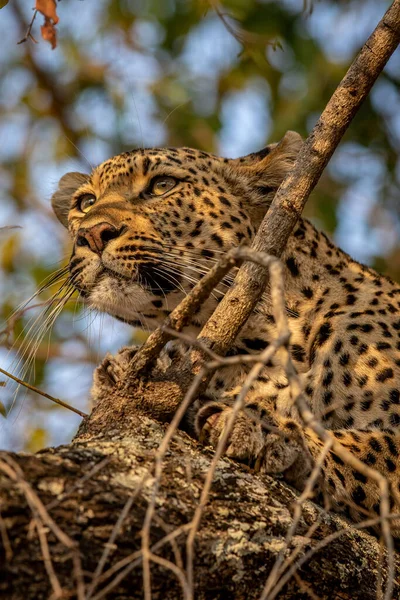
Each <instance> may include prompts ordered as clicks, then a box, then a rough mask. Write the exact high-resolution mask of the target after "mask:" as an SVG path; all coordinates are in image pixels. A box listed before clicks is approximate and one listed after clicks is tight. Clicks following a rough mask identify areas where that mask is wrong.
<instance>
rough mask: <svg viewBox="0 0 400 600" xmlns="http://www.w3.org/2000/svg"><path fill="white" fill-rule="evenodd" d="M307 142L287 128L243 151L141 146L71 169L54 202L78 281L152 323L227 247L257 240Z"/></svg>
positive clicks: (132, 317) (208, 308)
mask: <svg viewBox="0 0 400 600" xmlns="http://www.w3.org/2000/svg"><path fill="white" fill-rule="evenodd" d="M300 145H301V138H300V136H299V135H298V134H296V133H294V132H288V133H287V134H286V135H285V137H284V138H283V139H282V140H281V141H280V142H279V143H278V144H271V145H269V146H267V147H266V148H264V149H263V150H261V151H260V152H256V153H253V154H249V155H248V156H245V157H242V158H238V159H227V158H220V157H218V156H215V155H212V154H209V153H206V152H201V151H199V150H193V149H191V148H154V149H138V150H133V151H132V152H125V153H124V154H120V155H118V156H115V157H113V158H111V159H110V160H107V161H106V162H104V163H103V164H101V165H100V166H98V167H97V168H95V169H94V170H93V172H92V173H91V174H90V175H85V174H82V173H68V174H66V175H64V177H62V179H61V180H60V182H59V186H58V189H57V191H56V192H55V193H54V195H53V197H52V205H53V209H54V211H55V214H56V215H57V217H58V219H59V220H60V221H61V223H62V224H63V225H64V226H65V227H67V228H68V230H69V233H70V235H71V238H72V240H73V250H72V255H71V259H70V274H71V280H72V283H73V285H74V286H75V288H76V289H77V290H78V291H79V292H80V294H81V295H82V296H83V297H84V298H85V299H86V302H87V303H88V304H89V305H90V306H92V307H94V308H96V309H98V310H101V311H104V312H107V313H110V314H111V315H114V316H115V317H117V318H119V319H122V320H124V321H126V322H129V323H131V324H133V325H135V326H145V327H146V328H149V329H153V328H154V327H155V326H157V325H158V324H159V322H160V321H162V320H163V319H164V317H165V315H167V314H169V313H170V312H171V310H173V308H175V306H176V305H177V304H178V303H179V302H180V301H181V299H182V298H183V297H184V295H185V294H186V293H187V292H188V290H190V289H191V288H192V287H193V285H194V284H195V283H196V282H197V281H198V280H199V279H200V277H201V276H202V275H203V274H204V273H205V272H206V271H207V270H208V269H209V268H210V267H211V266H212V265H213V264H214V263H215V262H216V261H217V260H218V258H219V257H220V256H221V254H223V253H225V252H226V251H227V250H229V249H230V248H232V247H233V246H237V245H239V244H241V243H250V242H251V239H252V237H253V236H254V234H255V232H256V230H257V227H258V225H259V224H260V222H261V220H262V218H263V216H264V214H265V212H266V211H267V210H268V207H269V205H270V203H271V200H272V198H273V196H274V194H275V192H276V189H277V188H278V187H279V185H280V183H281V182H282V180H283V179H284V177H285V175H286V173H287V172H288V170H289V169H290V168H291V165H292V163H293V161H294V159H295V157H296V155H297V152H298V150H299V147H300ZM229 282H230V280H229V279H228V280H226V281H225V282H223V283H221V284H220V286H219V287H218V288H217V289H216V290H215V294H214V295H213V296H212V297H211V298H210V299H209V301H208V302H207V303H205V305H204V307H203V309H202V311H201V313H199V314H198V315H196V317H195V319H194V322H193V323H194V327H199V326H200V325H202V324H203V323H204V321H205V319H207V318H208V316H209V315H210V314H211V312H212V311H213V309H214V308H215V304H216V302H217V301H218V298H219V297H221V295H222V294H223V293H224V291H226V285H229Z"/></svg>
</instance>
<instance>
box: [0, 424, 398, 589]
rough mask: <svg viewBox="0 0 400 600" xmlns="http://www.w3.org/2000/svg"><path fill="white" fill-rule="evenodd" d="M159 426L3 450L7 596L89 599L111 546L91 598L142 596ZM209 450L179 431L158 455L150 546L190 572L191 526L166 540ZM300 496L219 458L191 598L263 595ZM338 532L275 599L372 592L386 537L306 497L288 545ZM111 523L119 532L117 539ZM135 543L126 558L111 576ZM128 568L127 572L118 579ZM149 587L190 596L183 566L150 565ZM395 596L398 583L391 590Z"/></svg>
mask: <svg viewBox="0 0 400 600" xmlns="http://www.w3.org/2000/svg"><path fill="white" fill-rule="evenodd" d="M164 433H165V426H164V425H163V424H160V423H158V422H155V421H153V420H151V419H150V418H148V417H147V416H144V415H141V414H139V413H136V414H135V413H134V412H132V413H131V414H130V415H126V417H125V418H124V420H123V421H119V422H118V421H116V422H115V427H114V430H112V431H111V429H110V427H108V428H107V431H103V433H99V432H98V427H94V428H93V430H92V429H91V420H90V419H89V420H88V422H87V423H85V425H84V427H82V428H81V431H80V434H79V435H78V436H77V438H76V439H75V440H74V441H73V442H72V443H71V444H69V445H67V446H60V447H59V448H49V449H46V450H43V451H41V452H39V453H37V454H36V455H29V454H19V455H16V454H12V453H1V454H0V467H1V466H2V467H1V470H0V499H1V503H0V511H1V513H0V514H1V519H0V530H1V539H2V549H1V554H0V597H1V598H7V599H10V600H19V599H24V600H29V599H32V600H33V599H34V600H40V599H41V598H46V599H48V598H50V597H51V598H56V597H57V593H58V595H60V591H59V590H60V589H61V588H62V592H63V594H64V596H63V597H78V598H79V597H80V598H88V597H89V594H88V589H89V588H90V583H91V582H92V580H93V573H94V572H95V571H96V567H98V563H99V561H100V559H101V556H102V554H103V552H104V550H105V549H106V548H107V552H109V555H108V557H107V560H106V562H105V565H104V567H103V568H102V569H101V570H100V572H99V569H98V573H97V575H98V577H97V584H96V586H95V589H94V590H92V595H91V596H90V597H91V598H96V599H98V600H99V599H100V598H104V597H107V598H118V599H125V598H126V599H128V598H129V599H131V598H143V596H144V592H143V575H142V562H141V555H140V548H141V528H142V525H143V521H144V518H145V513H146V509H147V506H148V502H149V499H150V497H151V492H152V487H153V485H154V476H153V471H154V468H153V466H154V455H155V451H156V449H157V448H158V446H159V444H160V443H161V440H162V439H163V436H164ZM211 458H212V451H211V450H210V449H203V448H201V447H200V446H199V444H198V443H197V442H195V441H194V440H192V439H191V438H190V437H189V436H188V435H186V434H185V433H183V432H177V433H176V434H175V436H174V438H173V440H172V442H171V444H170V447H169V453H167V455H166V457H165V459H164V461H163V473H162V477H161V481H160V489H159V491H158V493H157V502H156V515H155V517H154V519H153V523H152V526H151V541H150V544H151V546H152V548H153V552H154V554H157V555H158V556H161V557H164V559H168V560H170V561H171V562H172V563H174V564H175V565H176V564H178V565H180V564H181V566H182V567H183V568H182V573H183V574H184V571H185V560H186V558H185V555H186V549H185V545H186V538H187V534H188V531H187V528H186V530H185V529H183V531H181V532H180V533H179V531H178V532H176V537H175V538H174V539H173V540H172V542H171V541H164V542H162V539H163V538H164V537H165V536H166V535H167V534H168V533H170V532H174V531H175V530H176V529H177V528H180V527H182V526H185V525H187V524H188V523H190V521H191V519H192V518H193V513H194V511H195V508H196V506H197V504H198V500H199V496H200V492H201V489H202V487H203V484H204V479H205V476H206V474H207V472H208V469H209V466H210V461H211ZM146 473H148V474H149V477H148V478H147V479H146V478H145V475H146ZM36 494H37V496H36ZM132 496H133V500H132ZM39 498H40V500H41V502H42V503H43V505H44V507H46V508H45V509H44V512H43V510H42V509H41V508H40V506H41V505H40V500H39ZM129 498H131V501H130V502H132V506H131V508H130V510H129V512H128V514H127V515H126V516H125V519H124V520H123V523H122V527H121V528H120V530H119V531H118V527H117V530H116V523H117V520H118V519H119V517H120V515H121V513H122V511H123V509H124V506H125V505H126V502H127V501H129ZM295 499H296V493H295V492H294V490H292V489H291V488H290V487H288V486H287V485H286V484H285V483H283V482H282V481H279V480H277V479H274V478H272V477H267V476H258V475H256V474H254V473H252V472H251V471H250V470H249V469H248V468H246V467H244V466H240V465H238V464H236V463H234V462H232V461H230V460H228V459H223V460H221V461H220V463H219V465H218V468H217V471H216V473H215V477H214V482H213V486H212V490H211V493H210V497H209V500H208V504H207V506H206V508H205V512H204V514H203V518H202V521H201V525H200V529H199V531H198V533H197V535H196V538H195V545H194V557H195V558H194V598H196V600H203V599H210V600H211V599H212V600H216V599H218V598H221V599H222V598H223V599H224V600H226V599H228V598H237V599H246V600H250V599H253V598H259V597H260V595H261V593H262V590H263V587H264V585H265V581H266V579H267V577H268V574H269V573H270V571H271V568H272V566H273V564H274V561H275V559H276V558H277V555H278V553H279V551H280V550H281V549H282V548H284V547H285V546H284V544H285V535H286V533H287V530H288V528H289V527H290V525H291V523H292V521H293V519H292V512H293V510H292V509H293V503H294V501H295ZM44 507H43V508H44ZM126 508H127V507H126ZM46 515H47V516H46ZM121 519H122V517H121ZM121 519H120V520H121ZM317 520H319V521H320V525H319V526H318V527H317V529H316V531H315V532H314V534H313V536H312V538H310V537H309V536H308V535H307V531H308V529H309V527H310V525H312V524H313V523H315V522H316V521H317ZM57 527H58V528H59V529H58V528H57ZM340 529H344V530H345V531H346V533H344V534H342V535H341V536H340V537H338V538H337V539H336V540H334V541H332V542H331V543H330V544H327V545H326V546H325V547H323V548H321V549H320V550H319V551H317V552H316V553H315V554H314V555H313V556H312V557H311V558H310V560H309V561H307V562H306V563H305V564H304V565H303V566H302V567H301V568H300V569H299V570H298V572H297V574H296V575H295V577H292V578H291V579H290V580H289V582H288V584H287V585H286V586H285V587H283V589H282V590H281V591H280V592H279V594H278V597H279V598H280V599H289V598H296V599H297V598H298V599H302V598H304V599H306V598H310V597H315V596H312V595H311V596H310V593H312V592H313V593H314V594H317V596H318V597H319V598H327V599H328V598H329V599H330V600H332V599H334V598H338V599H339V598H340V599H341V600H344V599H349V600H350V599H352V600H354V599H356V598H363V599H369V598H371V600H372V598H376V589H377V586H378V585H379V575H378V574H379V572H380V571H381V575H382V578H383V581H385V573H386V572H385V568H384V567H383V568H382V569H381V567H380V547H379V542H378V540H377V539H376V538H374V537H373V536H371V535H369V534H367V533H365V532H364V531H357V530H356V529H355V528H354V527H352V526H350V525H349V524H348V523H347V522H346V521H345V520H344V519H341V518H339V517H338V516H335V515H327V514H326V513H324V511H323V510H322V509H321V508H320V507H318V506H317V505H315V504H313V503H312V502H310V501H307V502H305V503H304V505H303V511H302V517H301V519H300V522H299V525H298V528H297V530H296V532H295V535H294V536H293V539H292V542H291V544H290V546H289V550H290V551H293V549H294V548H296V549H297V550H296V551H297V552H299V554H298V558H301V557H302V556H303V555H304V554H305V553H306V552H308V551H310V549H312V548H315V547H316V546H317V544H318V543H319V542H320V541H321V540H324V539H325V538H326V537H327V536H328V535H330V534H332V533H334V532H336V531H339V530H340ZM39 531H41V536H40V535H39ZM113 531H114V534H115V533H117V535H116V537H115V539H111V540H110V536H111V534H112V532H113ZM54 532H55V533H54ZM61 534H66V535H65V538H66V539H64V538H63V536H62V535H61ZM157 542H159V544H158V546H157V545H156V547H155V548H154V544H157ZM74 543H76V547H74ZM47 544H48V546H47ZM46 548H48V552H46ZM289 550H286V554H285V556H287V555H288V554H289ZM135 551H138V552H137V554H136V555H134V557H133V558H132V559H131V561H130V562H129V561H126V562H127V564H128V567H127V566H126V564H125V565H122V567H121V568H120V569H119V570H116V571H115V572H114V573H112V572H111V573H108V574H107V573H106V572H107V571H108V570H109V569H110V568H111V567H112V566H113V565H116V563H118V561H121V560H122V559H123V558H125V557H127V556H128V555H130V554H132V553H134V552H135ZM74 557H75V560H74ZM79 557H80V560H81V563H82V564H81V567H80V565H79ZM134 561H135V562H134ZM384 564H385V563H384ZM129 565H130V568H129ZM167 565H168V563H167ZM397 566H399V564H398V565H397ZM81 568H82V575H81V578H82V580H84V586H85V590H83V586H82V581H81V584H80V587H79V585H77V584H79V579H80V576H79V574H80V572H81V571H80V570H81ZM124 569H127V570H129V573H128V572H127V573H125V577H124V578H122V577H121V578H120V579H121V581H119V580H118V579H116V577H117V576H118V575H119V574H121V573H122V572H123V571H124ZM102 574H103V575H104V574H105V577H102ZM57 584H58V585H57ZM58 586H59V587H58ZM113 586H114V587H113ZM151 586H152V587H151V593H152V596H151V597H152V598H153V599H160V600H165V599H171V600H172V599H178V598H182V597H185V596H184V593H183V591H182V586H181V583H180V581H179V579H178V577H177V575H176V573H174V572H172V571H171V570H170V569H169V568H167V567H166V566H165V564H164V565H162V566H161V565H159V564H155V563H154V562H153V561H152V562H151ZM307 589H308V590H311V592H310V593H309V592H308V591H307ZM57 590H58V592H57ZM107 590H108V592H107ZM399 595H400V587H399V585H398V584H397V583H395V595H394V597H395V598H397V597H399ZM186 597H188V596H186ZM268 597H269V596H268Z"/></svg>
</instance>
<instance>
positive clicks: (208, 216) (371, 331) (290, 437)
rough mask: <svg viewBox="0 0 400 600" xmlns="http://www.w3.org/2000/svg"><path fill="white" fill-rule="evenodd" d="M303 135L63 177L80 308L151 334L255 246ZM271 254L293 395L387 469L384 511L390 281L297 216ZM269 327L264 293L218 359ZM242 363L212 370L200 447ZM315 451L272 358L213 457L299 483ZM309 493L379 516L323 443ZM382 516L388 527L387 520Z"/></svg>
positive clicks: (396, 376) (254, 343)
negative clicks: (206, 280)
mask: <svg viewBox="0 0 400 600" xmlns="http://www.w3.org/2000/svg"><path fill="white" fill-rule="evenodd" d="M302 143H303V142H302V138H301V136H300V135H299V134H297V133H296V132H291V131H289V132H287V133H286V134H285V135H284V137H283V138H282V139H281V140H280V141H279V142H278V143H272V144H269V145H267V146H266V147H265V148H263V149H261V150H260V151H257V152H253V153H251V154H248V155H246V156H242V157H239V158H225V157H220V156H217V155H214V154H211V153H209V152H205V151H202V150H196V149H192V148H187V147H182V148H172V147H167V148H138V149H134V150H132V151H129V152H124V153H122V154H119V155H117V156H114V157H113V158H111V159H109V160H106V161H105V162H103V163H102V164H101V165H100V166H97V167H96V168H94V169H93V171H92V172H91V173H90V174H84V173H79V172H71V173H67V174H65V175H64V176H63V177H62V178H61V180H60V182H59V184H58V188H57V190H56V191H55V192H54V194H53V196H52V207H53V210H54V212H55V215H56V216H57V218H58V219H59V221H60V222H61V223H62V225H63V226H64V227H66V228H67V229H68V231H69V235H70V237H71V240H72V246H73V248H72V253H71V257H70V261H69V271H70V278H71V282H72V284H73V286H74V288H75V289H76V290H77V291H78V293H79V294H80V296H81V298H82V299H83V301H84V302H85V304H86V305H87V306H89V307H92V308H94V309H96V310H98V311H102V312H105V313H108V314H110V315H112V316H114V317H115V318H117V319H119V320H121V321H123V322H125V323H128V324H129V325H131V326H132V327H135V328H136V327H139V328H142V329H144V330H147V331H154V330H155V329H156V328H157V327H158V326H160V325H161V324H162V323H163V321H164V320H165V318H166V317H167V316H168V315H170V313H171V311H173V310H174V308H176V307H177V306H178V304H179V303H180V302H181V300H182V299H183V298H184V297H185V295H186V294H187V293H188V292H189V291H190V290H192V289H193V287H194V285H196V284H197V282H198V281H199V280H200V279H201V277H202V276H203V275H204V274H205V273H207V272H208V270H209V269H210V268H211V267H212V266H213V265H215V264H216V263H217V262H218V261H219V259H220V258H221V257H223V256H225V254H226V253H227V252H228V251H229V250H230V249H231V248H233V247H236V246H239V245H246V246H250V245H251V243H252V240H253V239H254V237H255V235H256V232H257V229H258V227H259V226H260V224H261V221H262V220H263V218H264V216H265V214H266V213H267V211H268V210H269V207H270V206H271V203H272V200H273V198H274V196H275V194H276V191H277V189H278V188H279V186H280V184H281V183H282V181H283V180H284V179H285V177H286V175H287V174H288V173H289V171H290V170H291V168H292V166H293V164H294V161H295V160H296V157H297V155H298V152H299V149H300V147H301V145H302ZM281 262H282V265H283V272H284V280H285V303H286V306H285V310H286V315H287V319H288V323H289V327H290V331H291V339H290V355H291V358H292V361H293V364H294V366H295V368H296V369H297V373H298V376H299V381H300V384H301V387H302V390H303V395H304V398H305V401H306V403H307V405H308V407H309V409H310V410H311V412H312V414H313V415H314V417H315V419H316V420H318V422H319V423H321V424H323V426H324V427H325V429H326V430H329V431H330V433H331V435H332V436H333V437H334V439H335V440H336V441H337V442H339V443H340V444H342V446H343V447H344V448H345V449H347V450H348V451H349V452H350V453H351V454H352V455H354V456H355V457H356V458H357V459H358V460H359V461H361V462H362V463H363V464H364V465H366V466H367V467H370V468H372V469H376V471H378V472H379V473H381V474H382V475H384V476H385V477H386V478H387V480H388V482H389V484H390V488H391V491H392V492H391V498H390V503H391V510H392V511H393V510H396V509H398V508H399V504H398V503H397V500H396V498H397V495H398V493H399V491H400V477H399V471H400V462H399V460H398V457H399V453H400V315H399V310H400V286H399V285H398V284H396V283H395V282H394V281H393V280H391V279H390V278H389V277H386V276H384V275H380V274H378V273H377V272H376V271H375V270H373V269H372V268H370V267H368V266H365V265H363V264H360V263H359V262H357V261H356V260H354V259H352V258H351V257H350V256H349V255H348V254H347V253H346V252H344V251H343V250H341V249H340V248H339V247H337V246H336V245H335V244H334V243H333V242H332V241H331V240H330V239H329V237H328V236H327V235H326V234H325V233H324V232H322V231H319V230H318V229H316V228H315V226H314V225H313V224H312V223H311V222H310V221H309V220H307V219H305V218H299V220H298V222H297V224H296V226H295V227H294V229H293V231H292V233H291V235H290V237H289V239H288V242H287V245H286V248H285V250H284V252H283V254H282V256H281ZM233 277H234V273H231V274H230V275H229V276H227V277H226V278H225V279H224V280H223V281H222V282H220V283H219V284H218V285H217V286H216V287H215V288H214V291H213V293H212V294H211V295H210V297H209V298H208V299H207V300H206V301H205V302H204V303H203V305H202V306H201V308H200V309H199V310H198V311H197V312H196V314H195V315H194V316H193V317H192V319H191V321H190V323H189V324H188V326H187V327H186V328H185V330H184V333H186V334H187V335H188V336H192V337H194V336H197V335H198V333H199V332H200V330H201V328H202V327H203V326H204V324H205V323H206V321H207V320H208V319H209V317H210V316H211V315H212V313H213V311H214V310H215V308H216V306H217V305H218V303H219V302H220V301H221V299H222V298H223V297H224V295H225V293H226V291H227V290H228V289H229V288H230V287H231V285H232V283H233ZM276 337H277V326H276V323H275V319H274V315H273V310H272V302H271V294H270V291H269V289H267V290H266V291H265V293H264V295H263V296H262V298H261V300H260V301H259V302H258V304H257V306H256V308H255V309H254V311H253V312H252V314H251V316H250V317H249V319H248V321H247V322H246V324H245V325H244V326H243V327H242V329H241V331H240V333H239V334H238V336H237V338H236V340H235V343H234V347H233V348H232V349H231V350H230V351H229V353H228V354H229V355H231V356H242V355H254V354H259V353H260V352H261V351H263V350H265V349H266V348H267V347H268V346H269V345H270V343H271V342H272V340H274V339H276ZM182 344H183V342H182V341H175V342H172V347H171V348H168V347H167V348H166V349H165V353H166V354H167V355H168V357H169V358H170V360H173V356H174V353H176V352H177V348H181V351H182V352H183V351H187V348H186V350H182ZM134 352H135V350H134V349H130V348H129V347H128V348H124V349H122V350H121V352H120V353H119V354H117V355H116V356H114V357H112V356H107V357H106V359H105V360H104V361H103V363H102V364H101V365H100V366H99V367H98V368H97V370H96V371H95V375H94V384H93V388H92V399H93V402H96V401H98V399H99V397H100V396H101V393H104V390H103V391H102V389H101V388H102V386H104V385H105V383H104V382H105V377H104V372H105V370H107V372H110V370H111V372H112V371H113V369H114V373H115V372H118V373H119V375H121V372H124V369H125V370H126V369H127V368H128V366H129V360H131V358H132V356H133V355H134ZM249 369H250V366H249V364H248V363H245V362H242V363H241V362H240V361H238V364H235V365H227V366H223V367H222V368H220V369H218V370H217V371H216V372H215V374H214V376H213V378H212V380H211V382H210V384H209V386H208V389H207V392H206V394H205V396H204V398H203V399H202V400H201V402H199V403H198V405H197V406H196V410H195V412H194V414H192V416H191V417H190V423H191V424H192V428H193V432H194V435H196V436H197V437H198V439H199V440H201V442H202V443H205V444H208V445H211V446H214V447H215V446H216V445H217V444H218V441H219V440H220V439H221V436H222V435H223V432H224V431H225V428H226V427H227V423H228V419H229V416H230V415H231V413H232V410H233V402H234V399H235V397H236V395H237V392H238V390H239V389H240V388H241V386H242V385H243V383H244V381H245V379H246V377H247V376H248V373H249ZM121 370H122V371H121ZM109 380H110V381H112V377H111V378H109ZM114 380H115V378H114ZM110 385H112V383H110ZM322 448H323V442H322V441H321V439H320V437H319V436H318V435H317V434H316V433H315V432H314V430H313V429H312V428H310V427H307V426H304V425H303V424H302V422H301V419H300V417H299V414H298V411H297V408H296V405H295V403H294V401H293V398H292V395H291V387H290V385H289V382H288V379H287V376H286V373H285V369H284V368H283V365H282V363H281V362H279V360H277V359H276V358H275V359H274V360H273V361H270V362H269V363H267V364H266V366H265V367H264V368H263V370H262V371H261V373H260V375H259V377H258V379H257V381H256V382H255V383H254V384H253V386H252V387H251V389H250V390H249V392H248V394H247V396H246V399H245V407H244V409H243V410H242V411H241V413H240V414H239V415H238V418H237V419H236V421H235V423H234V426H233V429H232V430H231V433H230V436H229V439H228V442H227V445H226V448H225V454H226V455H227V456H228V457H230V458H231V459H234V460H237V461H240V462H244V463H246V464H247V465H249V466H250V468H253V469H255V470H256V471H258V472H260V473H261V474H268V475H272V476H275V477H280V478H282V479H283V480H284V481H286V482H287V483H288V484H289V485H291V486H293V487H294V488H296V489H297V490H303V489H304V486H305V485H306V482H307V480H308V478H309V476H310V473H311V472H312V469H313V467H314V465H315V464H316V461H318V459H319V457H320V455H321V451H322ZM315 498H316V500H317V501H318V502H321V503H322V502H324V503H325V505H326V503H327V499H328V501H329V508H330V509H333V510H335V511H339V512H343V513H345V514H346V515H347V516H349V517H350V518H351V519H352V520H353V521H360V520H361V519H363V518H365V515H371V514H372V515H375V516H376V515H379V514H380V506H381V502H380V501H381V493H380V489H379V487H378V485H377V482H376V480H374V478H373V477H368V476H367V475H366V474H365V471H364V472H360V471H359V470H358V469H356V468H354V465H353V464H350V463H349V462H348V461H346V462H345V461H344V460H343V459H342V458H341V457H340V456H339V455H338V454H337V452H335V451H334V450H333V449H331V450H330V451H329V452H328V453H327V454H326V457H325V459H324V461H323V463H322V464H321V469H320V475H319V477H318V478H317V482H316V485H315ZM391 527H392V531H393V535H395V536H396V537H400V527H399V526H396V521H395V520H393V521H392V524H391Z"/></svg>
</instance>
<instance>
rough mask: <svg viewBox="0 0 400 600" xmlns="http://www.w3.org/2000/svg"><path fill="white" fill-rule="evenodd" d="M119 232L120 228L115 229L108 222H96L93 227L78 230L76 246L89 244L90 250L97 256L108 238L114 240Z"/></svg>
mask: <svg viewBox="0 0 400 600" xmlns="http://www.w3.org/2000/svg"><path fill="white" fill-rule="evenodd" d="M120 234H121V229H117V228H116V227H114V225H111V224H110V223H105V222H104V223H98V224H97V225H93V227H86V228H84V227H82V228H81V229H79V231H78V235H77V240H76V244H77V246H89V248H90V249H91V251H92V252H95V253H96V254H98V255H99V256H100V255H101V253H102V252H103V250H104V248H105V247H106V245H107V244H108V242H109V241H110V240H114V239H115V238H117V237H119V235H120Z"/></svg>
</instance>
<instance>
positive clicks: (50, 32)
mask: <svg viewBox="0 0 400 600" xmlns="http://www.w3.org/2000/svg"><path fill="white" fill-rule="evenodd" d="M40 31H41V33H42V38H43V39H44V40H46V42H50V44H51V47H52V49H53V50H54V48H55V47H56V46H57V32H56V28H55V26H54V23H52V22H51V21H50V19H48V18H47V17H45V19H44V25H42V26H41V28H40Z"/></svg>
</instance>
